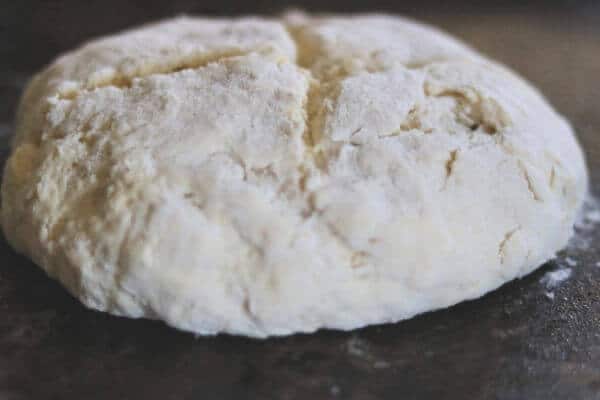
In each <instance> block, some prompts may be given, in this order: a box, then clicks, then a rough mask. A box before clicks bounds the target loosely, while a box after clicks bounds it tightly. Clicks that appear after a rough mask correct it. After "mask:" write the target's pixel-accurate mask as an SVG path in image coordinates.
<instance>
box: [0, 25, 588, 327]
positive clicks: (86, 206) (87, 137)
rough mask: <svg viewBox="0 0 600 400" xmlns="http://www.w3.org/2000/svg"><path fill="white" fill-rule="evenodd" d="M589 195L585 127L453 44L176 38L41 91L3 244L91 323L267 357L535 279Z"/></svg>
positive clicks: (422, 36) (118, 46) (85, 66)
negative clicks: (64, 292)
mask: <svg viewBox="0 0 600 400" xmlns="http://www.w3.org/2000/svg"><path fill="white" fill-rule="evenodd" d="M586 183H587V176H586V169H585V164H584V159H583V155H582V152H581V150H580V148H579V146H578V144H577V142H576V139H575V137H574V134H573V131H572V129H571V128H570V126H569V124H568V123H567V122H566V121H565V119H564V118H562V117H561V116H560V115H558V114H557V113H556V112H555V111H554V110H553V109H552V107H551V106H550V105H548V103H547V102H546V101H545V100H544V99H543V97H541V95H540V94H539V93H538V92H537V91H536V90H535V89H534V88H532V87H531V86H530V85H529V84H528V83H526V82H524V81H523V80H522V79H521V78H519V77H518V76H516V75H515V74H514V73H513V72H511V71H509V70H508V69H506V68H505V67H502V66H500V65H498V64H496V63H494V62H492V61H489V60H487V59H485V58H484V57H483V56H481V55H478V54H477V53H476V52H474V51H473V50H471V49H469V48H468V47H466V46H465V45H463V44H462V43H460V42H458V41H457V40H454V39H452V38H451V37H449V36H447V35H445V34H443V33H440V32H438V31H436V30H434V29H433V28H430V27H427V26H424V25H420V24H417V23H415V22H411V21H409V20H406V19H402V18H398V17H389V16H382V15H361V16H352V17H309V16H305V15H292V16H288V17H285V18H283V19H281V20H274V19H273V20H268V19H260V18H241V19H231V20H227V19H220V20H211V19H202V18H178V19H174V20H170V21H166V22H162V23H159V24H155V25H150V26H145V27H142V28H140V29H137V30H132V31H129V32H125V33H121V34H118V35H116V36H111V37H107V38H103V39H100V40H96V41H93V42H90V43H88V44H86V45H84V46H83V47H81V48H79V49H77V50H75V51H73V52H70V53H68V54H66V55H63V56H61V57H60V58H58V59H57V60H56V61H55V62H54V63H52V64H51V65H50V66H49V67H48V68H46V69H45V70H44V71H43V72H41V73H40V74H39V75H37V76H36V77H35V78H34V79H33V80H32V82H31V83H30V85H29V87H28V89H27V91H26V92H25V94H24V96H23V99H22V103H21V106H20V109H19V113H18V116H17V133H16V137H15V139H14V141H13V148H12V155H11V157H10V159H9V160H8V162H7V164H6V167H5V173H4V181H3V184H2V226H3V230H4V233H5V235H6V237H7V239H8V240H9V242H10V243H11V244H12V245H13V246H14V247H15V248H16V249H17V250H18V251H19V252H21V253H23V254H26V255H27V256H29V257H31V258H32V259H33V260H34V261H35V262H36V263H37V264H38V265H40V266H41V267H42V268H43V269H44V270H45V271H46V272H47V273H48V274H49V275H50V276H52V277H54V278H56V279H58V280H60V281H61V282H62V284H63V285H65V286H66V287H67V289H68V290H69V291H70V292H71V293H73V294H74V295H75V296H77V297H78V298H79V299H80V300H81V301H82V302H83V303H84V304H85V305H86V306H88V307H91V308H94V309H97V310H101V311H106V312H110V313H113V314H117V315H124V316H129V317H147V318H155V319H160V320H163V321H165V322H166V323H168V324H169V325H171V326H174V327H176V328H179V329H184V330H188V331H192V332H195V333H197V334H215V333H219V332H226V333H232V334H241V335H248V336H255V337H265V336H269V335H286V334H291V333H294V332H312V331H314V330H316V329H319V328H334V329H354V328H357V327H361V326H365V325H369V324H378V323H384V322H394V321H399V320H402V319H406V318H410V317H412V316H413V315H415V314H418V313H422V312H425V311H429V310H434V309H439V308H442V307H447V306H450V305H452V304H455V303H457V302H460V301H463V300H466V299H472V298H475V297H479V296H481V295H483V294H484V293H486V292H488V291H490V290H493V289H494V288H497V287H498V286H500V285H502V284H503V283H505V282H507V281H508V280H511V279H514V278H516V277H520V276H523V275H525V274H527V273H529V272H531V271H532V270H533V269H535V268H537V267H538V266H539V265H541V264H542V263H544V262H545V261H547V260H548V259H550V258H552V257H553V256H554V255H555V253H556V252H557V251H558V250H560V249H561V248H562V247H564V246H565V244H566V243H567V240H568V239H569V237H570V235H571V234H572V226H573V222H574V219H575V215H576V212H577V210H578V208H579V207H580V205H581V203H582V200H583V198H584V194H585V192H586Z"/></svg>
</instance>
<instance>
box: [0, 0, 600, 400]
mask: <svg viewBox="0 0 600 400" xmlns="http://www.w3.org/2000/svg"><path fill="white" fill-rule="evenodd" d="M7 3H8V4H6V3H3V5H2V7H1V8H2V10H1V11H0V60H2V62H0V138H1V139H0V162H2V163H3V162H4V159H5V157H6V154H7V138H8V136H9V135H10V134H11V119H12V116H13V114H14V109H15V105H16V101H17V99H18V96H19V94H20V91H21V89H22V86H23V84H24V83H25V81H26V79H27V77H29V76H30V75H31V73H32V72H33V71H34V70H36V69H37V68H39V67H40V66H41V65H43V64H44V63H46V62H48V61H49V60H50V58H51V57H52V56H54V55H56V54H57V53H58V52H60V51H63V50H65V49H67V48H70V47H72V46H74V45H75V44H77V43H79V42H80V41H81V40H83V39H84V38H86V37H89V36H92V35H98V34H101V33H104V32H109V31H113V30H115V29H119V28H122V27H124V26H127V25H131V24H135V23H139V22H142V21H145V20H148V19H150V18H156V17H158V16H161V15H162V16H166V15H173V14H176V13H179V12H182V11H192V12H196V13H200V12H212V13H229V12H233V11H237V12H244V11H247V10H250V9H252V8H251V7H252V5H250V4H249V3H248V4H246V3H241V2H232V1H222V2H220V3H219V5H216V4H215V5H214V7H211V6H210V5H211V4H214V3H215V2H209V3H197V2H192V1H186V0H173V1H170V2H159V1H150V2H127V4H121V3H125V2H118V1H109V0H104V1H90V2H81V1H56V0H55V1H48V2H32V1H22V2H16V1H8V2H7ZM138 3H139V4H138ZM337 3H340V4H341V2H333V3H332V4H333V5H335V4H337ZM413 3H414V2H413ZM419 3H420V2H419ZM432 3H433V2H432V1H427V0H423V5H422V6H418V7H415V6H410V7H402V6H397V7H396V8H394V10H398V11H402V10H405V11H409V12H411V13H413V14H416V15H417V16H418V17H420V18H423V19H425V20H428V21H430V22H434V23H436V24H439V25H441V26H442V27H444V28H446V29H447V30H448V31H450V32H452V33H455V34H456V35H458V36H460V37H463V38H464V39H465V40H467V41H468V42H470V43H472V44H473V45H474V46H476V47H478V48H480V49H482V50H483V51H484V52H487V53H488V54H490V55H492V56H493V57H496V58H498V59H500V60H502V61H504V62H506V63H507V64H509V65H511V66H512V67H513V68H514V69H516V70H517V71H519V72H521V73H522V74H523V75H525V76H526V77H527V78H529V79H530V80H532V81H533V82H534V83H535V84H537V85H538V86H539V87H540V88H541V89H542V91H543V92H544V93H545V94H546V95H547V96H548V97H549V98H550V100H551V101H552V102H553V103H554V105H555V106H556V107H557V108H558V109H559V110H560V111H561V112H563V113H564V114H566V115H567V116H568V117H569V119H570V120H571V121H572V122H573V124H574V126H575V127H576V129H577V131H578V133H579V135H580V138H581V141H582V143H583V146H584V148H585V150H586V153H587V157H588V163H589V166H590V171H591V181H592V188H593V189H594V191H595V192H596V193H598V194H600V157H599V155H600V100H599V99H600V9H599V8H598V7H597V6H594V2H591V1H588V2H585V1H584V2H577V1H572V2H569V4H570V5H569V6H568V7H566V8H563V9H558V8H553V7H550V6H548V7H546V4H547V3H542V2H537V3H536V4H538V7H537V8H536V7H531V8H527V9H521V8H514V7H512V8H511V7H504V6H503V5H502V4H503V3H502V2H499V1H492V2H491V3H490V4H492V5H493V6H494V7H492V8H491V9H493V10H494V12H491V11H490V9H488V10H487V12H484V11H485V10H480V9H477V8H476V6H475V4H476V2H468V1H467V2H466V3H465V2H459V3H460V4H462V3H465V4H467V5H466V6H465V5H463V6H462V8H461V7H456V8H455V7H453V6H449V5H446V6H444V7H442V8H441V9H439V8H438V9H435V8H433V4H432ZM554 3H555V2H552V4H554ZM556 3H559V2H556ZM107 4H108V6H107ZM207 4H209V5H207ZM307 4H310V5H312V6H317V7H318V6H319V5H318V2H316V1H314V2H307ZM345 4H346V5H348V4H347V3H345ZM356 4H358V3H356V2H350V6H351V7H350V9H365V7H366V6H361V5H356ZM596 4H597V2H596ZM429 6H432V7H429ZM258 7H259V8H260V9H264V10H269V11H273V10H275V9H277V8H278V3H276V2H275V3H272V2H259V6H258ZM372 7H379V8H382V7H388V8H389V5H387V3H384V2H375V3H374V4H373V5H372ZM329 9H330V10H331V9H335V7H333V6H332V5H331V4H330V7H329ZM431 10H435V11H436V12H432V11H431ZM590 216H591V217H592V219H593V217H597V216H600V214H598V215H593V214H591V215H590ZM586 226H587V227H584V228H583V229H580V231H582V230H583V231H584V232H580V234H579V237H578V239H577V240H576V241H575V242H574V244H572V245H571V246H570V247H569V248H568V249H567V250H565V251H564V252H563V253H561V254H560V255H559V257H558V259H557V260H556V261H553V262H550V263H548V264H547V265H545V266H543V267H542V268H541V269H539V270H538V271H537V272H535V273H533V274H532V275H530V276H528V277H526V278H525V279H522V280H518V281H515V282H512V283H509V284H507V285H505V286H504V287H502V288H500V289H499V290H497V291H495V292H493V293H490V294H488V295H487V296H485V297H483V298H481V299H479V300H475V301H469V302H466V303H463V304H460V305H458V306H455V307H452V308H450V309H447V310H443V311H438V312H434V313H429V314H426V315H422V316H420V317H417V318H415V319H412V320H409V321H405V322H402V323H398V324H394V325H385V326H378V327H371V328H367V329H362V330H358V331H355V332H347V333H344V332H332V331H322V332H319V333H317V334H314V335H297V336H292V337H287V338H280V339H273V340H267V341H256V340H249V339H244V338H237V337H229V336H220V337H213V338H194V337H193V336H192V335H189V334H186V333H182V332H178V331H175V330H173V329H170V328H168V327H166V326H164V325H162V324H161V323H157V322H150V321H144V320H129V319H124V318H116V317H111V316H108V315H104V314H100V313H97V312H93V311H89V310H86V309H84V308H83V307H82V306H81V305H79V303H78V302H77V301H75V300H74V299H73V298H72V297H70V296H69V295H68V294H67V293H66V292H65V291H64V290H63V289H62V288H61V287H60V286H59V285H58V284H57V283H55V282H54V281H51V280H50V279H48V278H47V277H46V276H45V275H44V273H42V272H41V271H40V270H38V269H37V268H36V267H35V266H34V265H33V264H32V263H31V262H29V261H28V260H27V259H25V258H24V257H21V256H19V255H17V254H15V253H14V252H13V251H12V250H11V249H10V248H9V247H8V245H7V244H6V242H5V241H4V239H0V399H1V400H16V399H138V398H139V399H151V400H152V399H160V400H163V399H316V400H318V399H329V398H332V399H335V398H339V399H360V400H369V399H423V398H436V399H438V398H439V399H461V400H462V399H526V400H534V399H543V400H550V399H600V267H599V266H598V265H600V264H598V263H599V262H600V228H598V229H596V228H595V227H594V226H593V224H591V223H590V221H588V224H587V225H586ZM599 226H600V225H599ZM565 268H570V269H571V271H572V275H571V277H569V278H568V279H566V280H565V281H563V282H560V283H559V284H558V287H556V288H554V289H552V290H549V289H548V287H547V285H545V284H544V283H543V279H542V278H543V277H544V276H547V275H546V274H547V273H548V272H551V271H553V270H556V269H565ZM540 280H542V282H540ZM552 296H553V298H550V297H552Z"/></svg>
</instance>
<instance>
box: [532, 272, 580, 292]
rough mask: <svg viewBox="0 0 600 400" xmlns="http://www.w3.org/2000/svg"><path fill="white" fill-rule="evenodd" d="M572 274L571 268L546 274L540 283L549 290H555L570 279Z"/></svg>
mask: <svg viewBox="0 0 600 400" xmlns="http://www.w3.org/2000/svg"><path fill="white" fill-rule="evenodd" d="M572 272H573V271H572V270H571V268H563V269H557V270H555V271H549V272H546V274H545V275H544V276H542V279H540V283H541V284H542V285H544V286H545V287H546V289H548V290H552V289H555V288H557V287H559V286H560V284H561V283H562V282H564V281H566V280H567V279H569V277H570V276H571V273H572Z"/></svg>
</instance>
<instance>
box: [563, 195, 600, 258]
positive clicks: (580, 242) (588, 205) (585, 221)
mask: <svg viewBox="0 0 600 400" xmlns="http://www.w3.org/2000/svg"><path fill="white" fill-rule="evenodd" d="M599 223H600V201H598V199H596V198H595V197H593V196H591V195H588V197H587V198H586V199H585V202H584V203H583V207H582V208H581V211H580V212H579V214H578V216H577V219H576V220H575V234H574V235H573V237H572V238H571V240H570V241H569V246H568V247H569V248H570V249H579V250H588V249H589V248H590V246H591V245H592V244H593V243H592V242H593V233H594V230H595V228H596V226H597V225H598V224H599Z"/></svg>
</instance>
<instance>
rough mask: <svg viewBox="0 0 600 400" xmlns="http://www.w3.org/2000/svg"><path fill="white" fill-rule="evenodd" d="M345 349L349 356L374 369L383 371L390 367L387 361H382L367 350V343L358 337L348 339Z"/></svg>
mask: <svg viewBox="0 0 600 400" xmlns="http://www.w3.org/2000/svg"><path fill="white" fill-rule="evenodd" d="M345 347H346V352H347V353H348V354H349V355H351V356H353V357H356V358H358V359H361V360H362V361H364V362H366V363H367V364H370V366H371V367H373V368H375V369H385V368H389V367H391V366H392V364H391V363H390V362H389V361H386V360H382V359H380V358H378V357H377V356H376V355H375V354H373V353H372V352H371V350H370V348H369V343H367V342H366V341H365V340H363V339H361V338H359V337H358V336H352V337H351V338H350V339H348V341H347V342H346V346H345Z"/></svg>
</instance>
